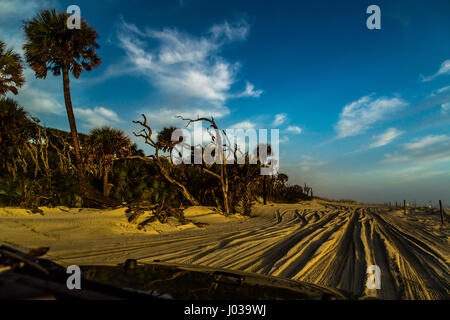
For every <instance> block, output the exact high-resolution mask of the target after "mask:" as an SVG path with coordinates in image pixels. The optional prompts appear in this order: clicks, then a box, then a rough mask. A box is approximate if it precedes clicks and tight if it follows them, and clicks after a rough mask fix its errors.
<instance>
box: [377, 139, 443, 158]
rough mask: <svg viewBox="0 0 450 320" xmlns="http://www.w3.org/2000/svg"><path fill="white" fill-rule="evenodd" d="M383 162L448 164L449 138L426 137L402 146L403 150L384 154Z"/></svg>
mask: <svg viewBox="0 0 450 320" xmlns="http://www.w3.org/2000/svg"><path fill="white" fill-rule="evenodd" d="M384 162H389V163H401V162H409V163H421V164H428V163H434V162H450V136H448V135H445V134H443V135H428V136H425V137H422V138H417V139H414V140H413V141H411V142H409V143H405V144H403V150H402V151H399V152H395V153H393V154H391V153H387V154H385V158H384Z"/></svg>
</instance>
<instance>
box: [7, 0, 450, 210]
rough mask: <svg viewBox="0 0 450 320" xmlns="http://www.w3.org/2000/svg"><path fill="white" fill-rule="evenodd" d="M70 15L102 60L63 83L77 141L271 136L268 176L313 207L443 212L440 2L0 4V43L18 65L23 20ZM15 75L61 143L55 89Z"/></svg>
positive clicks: (447, 90)
mask: <svg viewBox="0 0 450 320" xmlns="http://www.w3.org/2000/svg"><path fill="white" fill-rule="evenodd" d="M71 4H77V5H78V6H79V7H80V8H81V14H82V16H83V18H85V19H86V20H87V21H88V22H89V23H90V24H91V25H93V26H94V27H95V28H96V29H97V30H98V32H99V34H100V39H99V44H100V46H101V48H100V49H99V50H98V54H99V55H100V57H101V58H102V59H103V63H102V65H101V66H100V67H99V68H98V69H96V70H94V71H92V72H90V73H84V74H83V75H82V76H81V78H80V79H78V80H75V79H73V80H72V82H71V89H72V99H73V105H74V107H75V108H76V109H75V113H76V117H77V121H78V127H79V130H80V131H81V132H89V130H90V129H92V128H93V127H95V126H99V125H105V124H108V125H111V126H113V127H117V128H120V129H123V130H124V131H125V132H126V133H127V134H129V135H130V136H131V133H132V132H133V130H136V129H137V128H136V127H135V126H134V125H133V124H132V122H131V121H132V120H136V119H138V118H139V115H140V114H141V113H145V114H147V115H148V117H149V120H150V123H151V124H152V126H153V127H154V128H155V129H160V128H162V127H163V126H167V125H181V123H180V122H179V121H177V120H176V119H175V118H174V114H181V115H185V116H192V117H196V116H197V115H204V116H211V115H213V116H215V118H216V119H217V121H218V122H219V124H220V125H221V126H222V127H224V128H226V127H231V126H240V127H244V128H251V127H253V128H278V129H280V138H281V141H283V142H282V143H281V145H280V155H281V158H280V166H281V171H283V172H286V173H287V174H288V175H289V177H290V182H291V183H303V182H306V183H308V184H309V185H311V186H312V187H313V189H314V190H315V193H316V194H319V195H323V196H328V197H333V198H353V199H356V200H360V201H370V202H384V201H395V200H398V201H400V200H403V199H407V200H409V201H413V200H416V201H418V202H424V201H428V200H434V201H436V200H438V199H442V200H444V201H446V203H449V202H450V192H449V190H450V130H449V129H450V40H449V39H450V19H449V16H450V2H449V1H447V0H441V1H440V0H433V1H400V0H399V1H331V0H330V1H322V0H318V1H308V2H306V1H280V0H277V1H230V0H227V1H195V0H182V1H180V0H177V1H168V0H166V1H136V0H129V1H118V0H117V1H115V0H106V1H62V0H48V1H37V0H0V39H2V40H3V41H5V42H7V43H8V45H10V46H13V47H15V48H16V49H17V50H18V51H20V52H21V45H22V43H23V32H22V30H21V21H22V20H23V19H26V18H30V17H32V16H33V15H34V14H35V13H36V12H38V11H39V10H40V9H42V8H52V7H55V8H57V9H59V10H65V9H66V8H67V7H68V6H69V5H71ZM371 4H376V5H378V6H379V7H380V9H381V27H382V29H381V30H368V29H367V28H366V19H367V17H368V16H369V15H368V14H366V8H367V7H368V6H369V5H371ZM25 74H26V77H27V84H26V86H25V87H24V88H23V89H22V90H21V92H20V94H19V95H18V96H17V99H18V100H19V101H20V102H21V103H22V105H23V106H24V107H25V108H26V109H27V110H28V111H30V112H31V113H32V114H33V115H36V116H38V117H39V118H40V119H41V120H42V122H43V123H44V124H46V125H48V126H52V127H57V128H61V129H65V130H68V129H69V127H68V123H67V117H66V114H65V109H64V99H63V95H62V79H61V78H59V77H53V76H49V77H48V79H46V80H37V79H34V75H33V72H32V71H31V70H29V69H27V70H26V73H25Z"/></svg>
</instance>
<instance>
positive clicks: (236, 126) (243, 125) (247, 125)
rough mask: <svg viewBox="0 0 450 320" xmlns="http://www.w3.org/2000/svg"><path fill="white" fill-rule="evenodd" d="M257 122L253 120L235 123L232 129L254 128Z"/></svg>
mask: <svg viewBox="0 0 450 320" xmlns="http://www.w3.org/2000/svg"><path fill="white" fill-rule="evenodd" d="M255 126H256V125H255V124H254V123H253V122H251V121H248V120H246V121H242V122H239V123H236V124H233V125H232V126H230V129H243V130H247V129H254V128H255Z"/></svg>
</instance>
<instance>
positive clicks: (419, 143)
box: [403, 134, 450, 150]
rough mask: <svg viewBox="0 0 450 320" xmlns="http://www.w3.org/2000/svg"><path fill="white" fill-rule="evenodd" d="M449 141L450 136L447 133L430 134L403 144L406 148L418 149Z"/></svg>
mask: <svg viewBox="0 0 450 320" xmlns="http://www.w3.org/2000/svg"><path fill="white" fill-rule="evenodd" d="M447 141H450V137H449V136H447V135H445V134H443V135H438V136H435V135H429V136H426V137H423V138H419V139H415V140H414V141H413V142H410V143H405V144H404V145H403V146H404V149H405V150H418V149H423V148H427V147H429V146H431V145H435V144H438V143H442V142H447Z"/></svg>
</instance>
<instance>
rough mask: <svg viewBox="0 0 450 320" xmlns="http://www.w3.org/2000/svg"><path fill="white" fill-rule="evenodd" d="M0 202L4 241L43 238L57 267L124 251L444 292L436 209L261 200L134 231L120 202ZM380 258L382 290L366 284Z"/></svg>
mask: <svg viewBox="0 0 450 320" xmlns="http://www.w3.org/2000/svg"><path fill="white" fill-rule="evenodd" d="M42 209H43V211H44V213H43V215H40V214H31V213H29V212H27V211H26V210H25V209H17V208H2V209H0V242H1V243H3V244H7V245H12V246H15V247H17V248H23V249H27V248H33V247H38V246H49V247H50V248H51V249H50V251H49V252H48V254H47V257H48V258H51V259H54V260H55V261H56V262H58V263H61V264H63V265H70V264H78V265H88V264H90V265H92V264H96V265H99V264H118V263H122V262H124V261H125V259H127V258H134V259H139V261H141V262H151V261H153V260H156V259H158V260H160V261H162V262H175V263H185V264H196V265H204V266H212V267H222V268H228V269H233V270H242V271H249V272H256V273H261V274H268V275H273V276H278V277H283V278H289V279H294V280H302V281H307V282H310V283H314V284H319V285H324V286H328V287H333V288H340V289H344V290H348V291H350V292H352V293H354V294H356V295H366V296H375V297H378V298H382V299H448V298H449V296H450V294H449V288H450V277H449V275H450V268H449V261H450V260H449V256H450V250H449V248H450V246H449V234H450V232H449V228H448V227H446V226H444V227H443V226H441V225H440V220H439V217H438V216H437V215H435V214H433V215H432V214H426V213H420V212H416V213H409V214H408V215H407V216H404V215H403V212H402V211H401V210H398V211H392V210H388V209H387V208H383V207H371V206H366V205H358V204H345V203H333V202H326V201H318V200H314V201H308V202H303V203H301V204H275V205H274V204H271V205H266V206H263V205H258V206H256V207H255V208H254V210H253V213H252V217H251V218H248V217H243V216H232V217H229V218H227V217H224V216H222V215H219V214H217V213H214V212H213V211H212V210H211V209H210V208H206V207H190V208H188V209H186V210H185V217H186V218H187V219H188V220H189V221H190V222H188V223H186V224H181V223H180V222H178V221H177V220H175V219H173V220H169V221H168V223H167V224H161V223H159V222H153V223H151V224H150V225H148V226H146V227H145V229H142V230H138V229H137V226H136V224H130V223H128V221H127V216H126V213H125V208H121V209H115V210H100V209H82V210H80V209H69V208H65V207H57V208H42ZM369 265H378V266H379V267H380V270H381V289H379V290H373V289H372V290H371V289H368V288H367V287H366V280H367V275H366V269H367V266H369Z"/></svg>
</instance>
